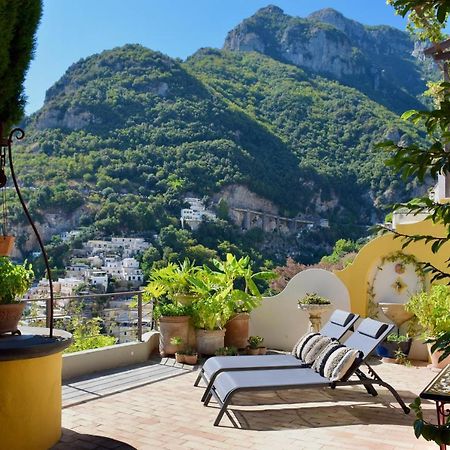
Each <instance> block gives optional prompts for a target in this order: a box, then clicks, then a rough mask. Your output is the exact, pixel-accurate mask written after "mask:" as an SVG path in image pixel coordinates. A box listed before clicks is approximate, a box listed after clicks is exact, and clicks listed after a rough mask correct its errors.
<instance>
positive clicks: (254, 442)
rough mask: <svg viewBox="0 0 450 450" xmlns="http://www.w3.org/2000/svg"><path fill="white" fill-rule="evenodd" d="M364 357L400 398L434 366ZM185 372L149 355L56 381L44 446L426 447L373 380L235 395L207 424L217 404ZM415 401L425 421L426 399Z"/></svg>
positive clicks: (429, 408) (408, 396) (429, 412)
mask: <svg viewBox="0 0 450 450" xmlns="http://www.w3.org/2000/svg"><path fill="white" fill-rule="evenodd" d="M374 364H376V366H375V367H376V370H377V372H379V373H380V375H381V376H382V378H383V379H385V380H386V381H387V382H388V383H391V384H392V385H393V386H394V387H395V388H397V389H398V391H399V393H400V395H401V396H402V397H403V398H404V399H405V401H406V403H409V402H411V401H412V400H413V399H414V398H415V397H416V396H417V395H418V393H419V392H420V391H421V390H422V389H423V388H424V387H425V386H426V384H427V383H428V382H429V381H431V379H432V378H433V377H434V376H435V375H436V374H435V373H434V372H432V371H431V370H429V369H428V368H426V367H424V365H422V366H415V367H405V366H401V365H396V364H386V363H381V362H380V363H377V362H376V361H375V363H374ZM195 378H196V370H195V369H192V368H190V367H189V366H182V365H178V364H176V363H175V362H174V360H172V359H163V360H159V359H158V360H151V361H149V362H148V363H145V364H140V365H137V366H132V367H126V368H121V369H116V370H112V371H108V372H102V373H99V374H96V375H91V376H89V377H84V378H80V379H76V380H72V381H70V382H68V383H66V384H65V385H64V386H63V404H64V409H63V436H62V438H61V440H60V442H59V443H58V444H57V445H56V446H55V447H54V449H74V448H76V449H84V448H86V449H106V448H108V449H111V448H117V449H131V448H136V449H147V448H148V449H150V448H151V449H154V448H159V449H175V448H202V449H205V448H206V449H214V448H247V449H249V448H251V449H253V448H254V449H261V448H291V449H294V448H295V449H315V450H316V449H327V450H333V449H339V450H342V449H353V448H354V449H377V450H388V449H389V450H393V449H430V448H435V445H434V444H431V443H429V442H426V441H424V440H423V439H420V440H417V439H416V438H415V437H414V432H413V429H412V423H413V421H414V414H413V413H411V414H409V415H405V414H404V413H403V412H402V410H401V409H400V407H399V405H398V404H397V403H396V402H395V401H394V399H393V397H392V396H391V395H390V394H389V393H388V391H386V390H385V389H383V388H379V389H378V388H377V389H378V391H379V396H378V397H372V396H369V395H368V394H367V393H366V391H365V390H364V389H362V388H361V387H345V388H338V389H336V390H331V389H321V390H318V389H315V390H289V391H286V390H285V391H279V392H274V393H271V392H260V393H257V392H255V393H252V394H245V395H240V396H239V397H236V402H235V403H236V405H235V406H233V407H232V408H231V411H232V413H233V416H234V418H235V420H236V422H237V425H238V427H239V428H236V427H233V425H232V423H231V422H230V421H229V420H228V419H227V418H226V417H224V419H223V420H222V422H221V425H220V426H219V427H214V426H213V421H214V418H215V417H216V415H217V406H216V405H215V404H214V403H211V405H210V406H209V407H204V406H203V405H202V404H201V402H200V397H201V393H202V389H200V388H195V387H194V386H193V383H194V380H195ZM287 402H288V403H287ZM258 404H259V406H258ZM423 406H424V410H425V413H426V418H428V419H430V420H432V421H435V410H434V403H431V402H426V401H424V404H423Z"/></svg>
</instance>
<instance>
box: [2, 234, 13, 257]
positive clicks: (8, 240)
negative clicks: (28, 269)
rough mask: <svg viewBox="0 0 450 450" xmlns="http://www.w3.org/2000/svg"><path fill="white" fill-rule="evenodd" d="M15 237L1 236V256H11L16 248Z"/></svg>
mask: <svg viewBox="0 0 450 450" xmlns="http://www.w3.org/2000/svg"><path fill="white" fill-rule="evenodd" d="M14 241H15V238H14V236H0V256H10V255H11V252H12V250H13V248H14Z"/></svg>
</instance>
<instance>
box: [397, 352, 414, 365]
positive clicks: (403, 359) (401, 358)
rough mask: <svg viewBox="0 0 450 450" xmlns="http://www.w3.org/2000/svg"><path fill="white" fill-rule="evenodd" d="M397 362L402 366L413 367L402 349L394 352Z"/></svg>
mask: <svg viewBox="0 0 450 450" xmlns="http://www.w3.org/2000/svg"><path fill="white" fill-rule="evenodd" d="M394 357H395V362H396V363H397V364H401V365H402V366H406V367H411V361H410V360H409V359H408V355H406V354H405V353H403V352H402V351H401V350H400V349H398V350H396V351H395V352H394Z"/></svg>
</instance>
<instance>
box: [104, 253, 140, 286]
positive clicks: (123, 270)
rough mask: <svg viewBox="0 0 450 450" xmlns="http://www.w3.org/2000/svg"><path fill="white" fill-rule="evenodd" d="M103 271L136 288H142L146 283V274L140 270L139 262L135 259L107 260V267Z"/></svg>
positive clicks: (109, 258) (110, 258)
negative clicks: (144, 282)
mask: <svg viewBox="0 0 450 450" xmlns="http://www.w3.org/2000/svg"><path fill="white" fill-rule="evenodd" d="M102 270H103V271H104V272H106V273H107V274H108V275H111V276H112V277H114V278H116V279H118V280H123V281H129V282H131V283H132V284H133V285H135V286H140V285H141V284H142V282H143V281H144V274H143V273H142V270H141V269H140V268H139V261H138V260H137V259H135V258H124V259H122V260H119V259H118V258H112V257H108V258H105V265H104V266H102Z"/></svg>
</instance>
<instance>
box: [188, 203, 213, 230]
mask: <svg viewBox="0 0 450 450" xmlns="http://www.w3.org/2000/svg"><path fill="white" fill-rule="evenodd" d="M184 201H185V202H187V203H189V204H190V207H189V208H183V209H182V210H181V217H180V220H181V226H182V228H184V224H185V223H186V224H188V225H189V226H190V227H191V228H192V229H193V230H195V229H197V228H198V226H199V225H200V224H201V223H202V222H203V221H204V220H205V219H207V220H216V218H217V216H216V215H215V214H214V213H213V212H212V211H209V210H207V209H206V207H205V205H204V204H203V202H202V200H201V199H199V198H196V197H186V198H185V199H184Z"/></svg>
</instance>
